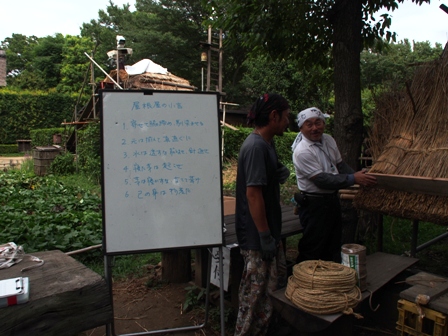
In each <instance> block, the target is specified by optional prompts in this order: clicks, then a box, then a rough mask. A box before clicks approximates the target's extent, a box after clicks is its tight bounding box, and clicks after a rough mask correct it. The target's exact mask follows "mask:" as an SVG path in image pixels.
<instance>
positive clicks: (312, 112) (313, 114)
mask: <svg viewBox="0 0 448 336" xmlns="http://www.w3.org/2000/svg"><path fill="white" fill-rule="evenodd" d="M311 118H319V119H322V120H323V121H325V118H328V115H326V114H324V113H322V112H321V110H319V109H318V108H317V107H310V108H307V109H306V110H303V111H301V112H300V113H299V114H298V115H297V125H298V126H299V128H301V127H302V125H303V123H304V122H305V121H306V120H308V119H311Z"/></svg>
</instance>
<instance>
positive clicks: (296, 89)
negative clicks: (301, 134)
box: [239, 54, 333, 113]
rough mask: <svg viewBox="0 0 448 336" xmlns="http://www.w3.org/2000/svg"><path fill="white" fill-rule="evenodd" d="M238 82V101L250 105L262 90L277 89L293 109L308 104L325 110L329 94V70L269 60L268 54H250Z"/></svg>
mask: <svg viewBox="0 0 448 336" xmlns="http://www.w3.org/2000/svg"><path fill="white" fill-rule="evenodd" d="M244 66H245V70H244V74H243V77H242V79H241V81H240V83H239V85H240V87H242V88H244V90H243V91H242V92H241V93H240V96H241V100H240V101H239V103H240V104H243V105H245V106H250V105H251V104H252V103H253V102H254V99H255V98H256V97H257V96H258V95H259V94H261V93H263V92H277V93H279V94H281V95H283V96H284V97H285V98H286V99H287V100H288V101H289V103H290V105H291V110H292V112H293V113H297V112H298V111H301V110H303V109H305V108H307V107H309V106H319V107H320V108H321V109H322V110H324V111H328V110H329V108H330V107H329V106H328V100H329V97H330V96H331V94H332V90H333V85H332V83H331V77H332V71H331V70H330V69H327V70H324V69H322V67H320V66H315V67H309V68H307V69H300V68H299V66H298V63H297V61H294V60H290V61H286V60H272V59H271V58H270V57H269V56H268V55H265V54H264V55H259V56H256V57H249V58H248V59H247V60H246V61H245V62H244Z"/></svg>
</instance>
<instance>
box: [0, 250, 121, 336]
mask: <svg viewBox="0 0 448 336" xmlns="http://www.w3.org/2000/svg"><path fill="white" fill-rule="evenodd" d="M32 255H33V256H36V257H38V258H40V259H42V260H44V264H43V265H42V266H40V267H37V268H33V269H30V270H26V271H24V272H21V270H22V269H23V268H26V267H29V266H32V265H35V264H37V263H36V262H34V261H31V259H30V258H29V255H28V254H27V255H26V256H25V258H24V259H23V260H22V262H20V263H18V264H15V265H14V266H12V267H10V268H7V269H1V270H0V280H3V279H8V278H14V277H28V278H29V288H30V296H29V302H27V303H23V304H18V305H15V306H9V307H4V308H0V314H1V316H2V323H0V335H2V336H6V335H11V336H13V335H14V336H16V335H48V336H51V335H55V336H56V335H58V336H59V335H64V336H69V335H77V334H79V333H80V332H81V331H84V330H89V329H93V328H95V327H98V326H101V325H105V324H109V323H112V320H113V313H112V304H111V296H110V293H109V289H108V286H107V284H106V281H105V280H104V279H103V278H102V277H101V276H100V275H99V274H97V273H95V272H93V271H92V270H90V269H89V268H87V267H85V266H84V265H83V264H81V263H79V262H78V261H76V260H75V259H73V258H72V257H70V256H67V255H66V254H65V253H63V252H61V251H58V250H55V251H46V252H36V253H32Z"/></svg>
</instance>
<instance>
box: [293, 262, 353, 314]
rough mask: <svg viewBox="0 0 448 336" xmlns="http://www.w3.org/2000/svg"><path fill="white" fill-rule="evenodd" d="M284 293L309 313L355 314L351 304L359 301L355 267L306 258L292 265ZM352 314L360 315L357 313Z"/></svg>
mask: <svg viewBox="0 0 448 336" xmlns="http://www.w3.org/2000/svg"><path fill="white" fill-rule="evenodd" d="M285 296H286V297H287V298H288V299H289V300H291V302H292V303H294V304H295V305H296V306H297V307H299V308H300V309H302V310H303V311H305V312H307V313H312V314H335V313H339V312H342V313H344V314H355V313H354V312H353V308H354V307H356V306H357V305H358V303H359V302H360V301H361V291H360V289H359V288H358V287H357V286H356V271H355V270H354V269H352V268H350V267H347V266H344V265H341V264H338V263H334V262H331V261H322V260H307V261H303V262H301V263H300V264H296V265H294V267H293V275H291V276H290V277H289V279H288V285H287V286H286V290H285ZM355 316H357V317H360V316H359V315H358V314H355Z"/></svg>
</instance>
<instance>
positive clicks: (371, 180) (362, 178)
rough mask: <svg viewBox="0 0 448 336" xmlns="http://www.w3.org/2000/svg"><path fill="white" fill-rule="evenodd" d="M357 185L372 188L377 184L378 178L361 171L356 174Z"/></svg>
mask: <svg viewBox="0 0 448 336" xmlns="http://www.w3.org/2000/svg"><path fill="white" fill-rule="evenodd" d="M354 176H355V183H356V184H359V185H360V186H363V187H371V186H374V185H375V184H376V177H375V176H373V175H369V174H366V171H365V170H360V171H358V172H356V173H355V174H354Z"/></svg>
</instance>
